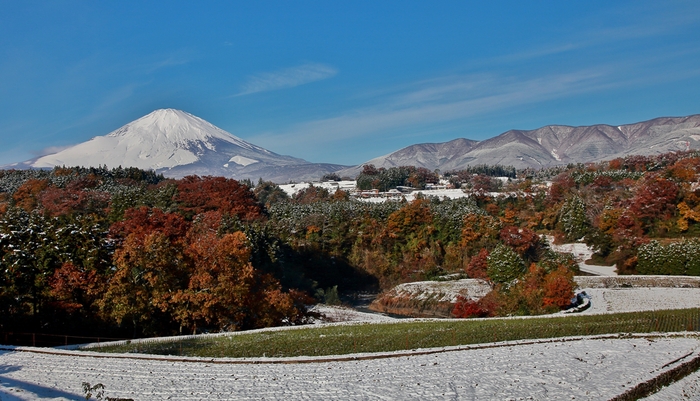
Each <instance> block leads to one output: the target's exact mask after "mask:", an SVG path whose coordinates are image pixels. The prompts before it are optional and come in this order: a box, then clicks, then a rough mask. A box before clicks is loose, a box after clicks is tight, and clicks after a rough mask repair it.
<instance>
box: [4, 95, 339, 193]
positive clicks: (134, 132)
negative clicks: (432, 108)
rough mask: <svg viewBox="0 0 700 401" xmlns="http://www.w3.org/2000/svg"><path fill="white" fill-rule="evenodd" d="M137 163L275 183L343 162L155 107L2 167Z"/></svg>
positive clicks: (310, 176)
mask: <svg viewBox="0 0 700 401" xmlns="http://www.w3.org/2000/svg"><path fill="white" fill-rule="evenodd" d="M64 165H65V166H93V167H97V166H103V165H106V166H107V167H109V168H113V167H118V166H122V167H138V168H141V169H145V170H148V169H152V170H155V171H156V172H158V173H162V174H163V175H165V176H167V177H173V178H180V177H184V176H186V175H192V174H197V175H200V176H203V175H213V176H224V177H230V178H236V179H245V178H248V179H251V180H257V179H258V178H262V179H264V180H270V181H274V182H278V183H284V182H288V181H305V180H307V181H312V180H318V179H319V178H320V177H322V176H323V175H324V174H327V173H330V172H334V171H337V170H339V169H342V168H344V167H347V166H341V165H335V164H320V163H310V162H307V161H306V160H303V159H297V158H295V157H291V156H283V155H278V154H277V153H274V152H271V151H269V150H267V149H263V148H261V147H259V146H256V145H253V144H251V143H248V142H246V141H244V140H242V139H240V138H238V137H236V136H234V135H231V134H230V133H228V132H226V131H224V130H222V129H221V128H218V127H216V126H214V125H212V124H210V123H208V122H207V121H204V120H202V119H201V118H199V117H195V116H193V115H192V114H189V113H186V112H184V111H180V110H173V109H161V110H156V111H154V112H152V113H150V114H148V115H146V116H144V117H141V118H139V119H138V120H135V121H132V122H130V123H129V124H126V125H125V126H123V127H121V128H119V129H117V130H116V131H113V132H111V133H109V134H107V135H105V136H97V137H94V138H92V139H91V140H89V141H87V142H83V143H80V144H78V145H75V146H73V147H70V148H68V149H65V150H62V151H60V152H58V153H54V154H50V155H46V156H41V157H39V158H36V159H32V160H28V161H26V162H23V163H17V164H15V165H9V166H4V167H5V168H52V167H54V166H64Z"/></svg>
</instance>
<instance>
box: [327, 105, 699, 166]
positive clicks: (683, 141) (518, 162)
mask: <svg viewBox="0 0 700 401" xmlns="http://www.w3.org/2000/svg"><path fill="white" fill-rule="evenodd" d="M699 148H700V115H692V116H687V117H662V118H656V119H653V120H649V121H644V122H640V123H635V124H627V125H620V126H612V125H604V124H599V125H592V126H583V127H570V126H563V125H547V126H545V127H542V128H538V129H535V130H529V131H525V130H510V131H507V132H504V133H502V134H501V135H498V136H496V137H493V138H490V139H487V140H485V141H482V142H477V141H471V140H468V139H455V140H452V141H449V142H444V143H425V144H418V145H411V146H408V147H406V148H403V149H400V150H398V151H396V152H392V153H390V154H388V155H385V156H381V157H378V158H375V159H372V160H369V161H367V162H366V163H363V164H374V166H375V167H384V168H389V167H395V166H420V167H425V168H427V169H429V170H435V169H440V170H441V171H449V170H460V169H464V168H466V167H467V166H470V165H471V166H473V165H480V164H486V165H495V164H501V165H504V166H514V167H516V168H527V167H531V168H535V169H537V168H542V167H549V166H555V165H562V164H568V163H588V162H596V161H603V160H611V159H615V158H617V157H624V156H628V155H654V154H661V153H667V152H672V151H682V150H688V149H699ZM361 171H362V168H361V165H360V166H356V167H351V168H349V169H344V170H340V171H338V172H337V174H339V175H347V176H352V177H354V176H356V175H357V174H359V173H360V172H361Z"/></svg>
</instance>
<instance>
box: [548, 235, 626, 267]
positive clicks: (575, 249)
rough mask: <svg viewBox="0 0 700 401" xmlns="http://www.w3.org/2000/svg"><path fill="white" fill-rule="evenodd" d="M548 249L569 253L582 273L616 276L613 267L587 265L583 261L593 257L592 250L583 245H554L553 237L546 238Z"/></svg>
mask: <svg viewBox="0 0 700 401" xmlns="http://www.w3.org/2000/svg"><path fill="white" fill-rule="evenodd" d="M547 240H548V241H549V244H550V247H551V248H552V250H554V251H557V252H563V253H571V254H573V255H574V257H575V258H576V261H577V262H578V267H579V269H581V271H582V272H586V273H589V274H593V275H596V276H616V275H617V271H616V270H615V269H616V267H615V266H600V265H589V264H586V263H585V261H586V260H588V259H590V258H591V256H592V255H593V250H591V248H590V247H589V246H588V245H586V244H583V243H578V242H577V243H571V244H561V245H554V243H553V242H554V237H550V236H548V237H547Z"/></svg>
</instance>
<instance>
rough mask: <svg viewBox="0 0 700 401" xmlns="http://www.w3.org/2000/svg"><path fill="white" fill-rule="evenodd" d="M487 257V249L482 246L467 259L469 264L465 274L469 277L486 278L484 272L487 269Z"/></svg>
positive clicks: (486, 275)
mask: <svg viewBox="0 0 700 401" xmlns="http://www.w3.org/2000/svg"><path fill="white" fill-rule="evenodd" d="M488 257H489V251H488V250H487V249H486V248H482V249H481V250H480V251H479V253H478V254H477V255H476V256H474V257H472V258H471V259H470V260H469V265H468V266H467V269H466V271H467V276H469V277H471V278H480V279H484V280H488V278H489V276H488V274H486V270H487V269H488V265H487V263H486V262H487V260H488Z"/></svg>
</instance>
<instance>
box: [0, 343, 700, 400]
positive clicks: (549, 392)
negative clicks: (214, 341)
mask: <svg viewBox="0 0 700 401" xmlns="http://www.w3.org/2000/svg"><path fill="white" fill-rule="evenodd" d="M495 345H500V346H494V345H484V346H478V347H470V349H463V350H457V349H433V350H430V351H432V352H428V353H423V354H421V353H415V354H409V353H395V354H385V355H384V356H389V357H388V358H387V357H384V358H375V359H367V360H361V359H357V360H352V359H346V360H337V361H327V360H326V361H312V359H310V358H302V359H299V360H294V359H288V360H285V363H270V362H279V360H273V359H255V360H247V361H240V360H239V361H236V360H231V359H221V360H195V359H183V358H176V359H166V358H153V357H150V358H149V359H141V360H139V359H136V357H135V356H133V355H131V356H126V357H125V356H124V355H122V356H119V355H114V356H110V355H104V354H92V353H86V352H79V351H78V352H75V351H57V350H54V351H52V352H53V353H37V352H33V351H35V350H37V349H31V348H21V349H17V350H0V400H39V399H43V400H45V399H51V400H79V399H84V397H82V390H81V383H82V382H90V383H91V384H93V385H94V384H96V383H101V384H103V385H104V386H105V389H106V393H105V395H106V396H109V397H123V398H133V399H135V400H164V399H177V400H205V399H206V400H212V399H236V400H247V399H250V400H253V399H255V400H260V399H284V400H288V401H292V400H303V399H335V400H356V399H416V400H418V399H420V400H425V399H463V400H484V399H494V400H508V399H511V400H517V399H538V400H539V399H556V400H563V399H578V400H601V399H610V398H611V397H614V396H616V395H619V394H622V393H624V392H625V391H627V390H628V389H630V388H631V387H633V386H635V385H637V384H639V383H641V382H644V381H646V380H649V379H651V378H653V377H655V376H658V375H659V374H660V373H662V372H664V371H667V370H668V369H672V368H673V367H675V366H678V364H680V363H683V362H684V361H688V360H690V359H692V358H695V357H697V356H700V355H699V353H698V352H699V348H700V339H698V338H697V337H676V338H671V337H661V338H644V337H635V338H587V339H572V340H571V341H565V342H564V341H542V342H536V343H532V342H521V343H517V345H516V343H510V344H495ZM39 351H41V350H39ZM423 351H426V350H423ZM357 356H358V357H363V356H367V355H361V354H360V355H357ZM242 362H243V363H242ZM674 391H675V392H676V393H677V392H678V391H677V390H674ZM663 399H668V397H664V398H663Z"/></svg>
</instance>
